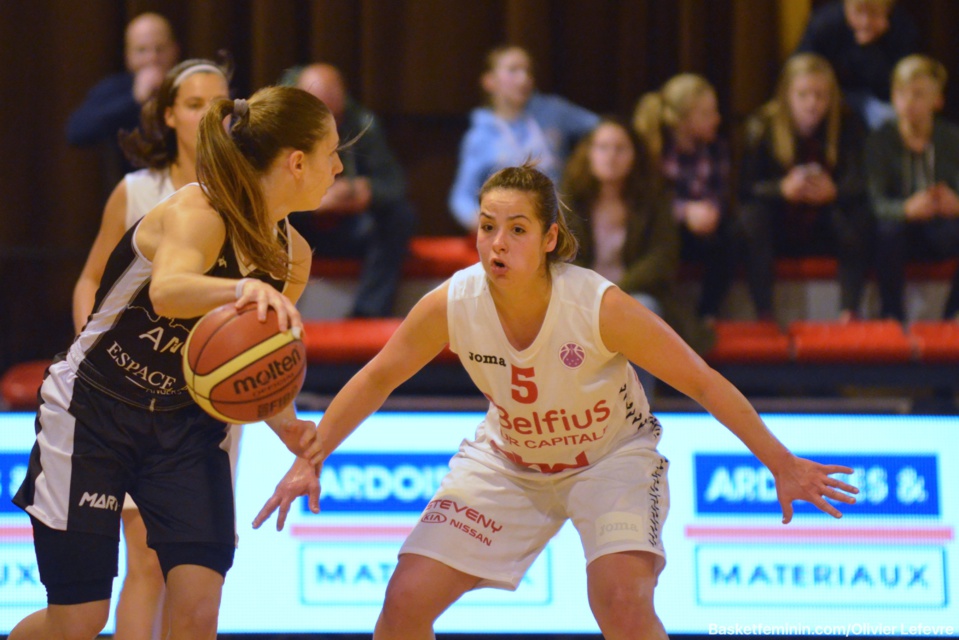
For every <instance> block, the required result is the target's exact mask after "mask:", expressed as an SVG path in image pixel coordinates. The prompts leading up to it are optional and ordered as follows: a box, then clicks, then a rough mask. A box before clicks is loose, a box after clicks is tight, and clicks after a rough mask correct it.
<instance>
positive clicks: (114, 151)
mask: <svg viewBox="0 0 959 640" xmlns="http://www.w3.org/2000/svg"><path fill="white" fill-rule="evenodd" d="M124 42H125V46H124V57H125V60H126V70H125V71H122V72H120V73H114V74H112V75H109V76H107V77H106V78H104V79H103V80H101V81H100V82H98V83H97V84H96V85H95V86H94V87H93V88H92V89H90V91H89V93H87V95H86V97H85V98H84V99H83V103H82V104H81V105H80V106H79V107H77V109H76V110H75V111H74V112H73V113H71V114H70V118H69V120H68V121H67V142H68V143H69V144H71V145H73V146H76V147H88V146H93V145H97V144H102V145H103V154H104V164H105V165H106V166H105V169H106V173H107V174H108V175H105V176H104V178H105V180H106V183H107V185H108V188H109V189H110V190H112V189H113V187H114V186H115V185H116V183H117V182H119V180H120V178H122V177H123V176H124V175H125V174H127V173H129V172H131V171H134V170H135V169H136V167H134V166H133V165H131V164H130V163H129V162H127V160H126V158H125V156H124V155H123V153H122V152H121V151H120V146H119V142H118V141H117V134H118V133H119V132H120V131H121V130H125V131H132V130H133V129H135V128H136V127H137V125H138V124H140V108H141V107H142V106H143V103H145V102H146V101H147V99H148V98H150V96H152V95H153V93H154V92H155V91H156V90H157V89H158V88H159V87H160V83H161V82H163V77H164V76H165V75H166V73H167V71H169V70H170V69H172V68H173V65H175V64H176V62H177V58H178V57H179V55H180V48H179V45H177V42H176V39H175V38H174V36H173V29H172V27H171V26H170V23H169V21H167V19H166V18H164V17H163V16H161V15H159V14H157V13H141V14H140V15H138V16H137V17H136V18H134V19H133V20H131V21H130V23H129V24H128V25H127V28H126V34H125V38H124Z"/></svg>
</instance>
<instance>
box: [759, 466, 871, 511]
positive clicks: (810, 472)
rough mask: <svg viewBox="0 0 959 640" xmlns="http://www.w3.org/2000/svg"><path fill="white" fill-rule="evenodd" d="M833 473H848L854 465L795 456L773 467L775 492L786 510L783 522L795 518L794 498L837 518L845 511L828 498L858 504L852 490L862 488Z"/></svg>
mask: <svg viewBox="0 0 959 640" xmlns="http://www.w3.org/2000/svg"><path fill="white" fill-rule="evenodd" d="M833 473H844V474H847V475H848V474H851V473H852V469H850V468H849V467H846V466H843V465H838V464H819V463H818V462H813V461H812V460H806V459H805V458H797V457H795V456H793V458H792V460H791V461H790V463H789V464H787V465H785V467H784V468H783V469H778V470H773V476H774V477H775V479H776V493H777V494H778V496H779V504H780V506H781V507H782V510H783V524H789V522H790V521H791V520H792V518H793V506H792V503H793V500H805V501H806V502H810V503H812V504H814V505H815V506H816V507H817V508H818V509H819V510H820V511H824V512H825V513H828V514H829V515H831V516H832V517H834V518H841V517H842V513H841V512H840V511H839V509H837V508H836V507H834V506H833V505H832V504H830V503H829V502H827V501H826V498H829V499H830V500H836V501H838V502H844V503H846V504H856V499H855V498H854V497H853V496H852V495H849V494H856V493H859V489H857V488H856V487H854V486H852V485H851V484H847V483H845V482H842V481H841V480H837V479H836V478H833V477H832V476H831V474H833Z"/></svg>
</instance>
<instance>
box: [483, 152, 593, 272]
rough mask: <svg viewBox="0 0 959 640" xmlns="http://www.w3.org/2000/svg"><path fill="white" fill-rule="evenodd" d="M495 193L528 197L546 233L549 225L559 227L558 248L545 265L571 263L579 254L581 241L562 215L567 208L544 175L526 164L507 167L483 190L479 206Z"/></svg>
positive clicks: (488, 179)
mask: <svg viewBox="0 0 959 640" xmlns="http://www.w3.org/2000/svg"><path fill="white" fill-rule="evenodd" d="M494 189H507V190H509V191H519V192H522V193H525V194H528V195H529V196H530V198H531V199H532V200H533V205H534V208H535V209H536V216H537V217H538V218H539V221H540V223H541V224H542V225H543V233H546V232H547V231H548V230H549V227H550V225H552V224H553V223H556V226H557V227H558V229H559V234H558V236H557V239H556V247H555V248H554V249H553V250H552V251H550V252H549V253H548V254H546V264H547V265H551V264H553V263H554V262H571V261H572V260H573V259H574V258H575V257H576V252H577V251H578V250H579V241H578V240H576V236H574V235H573V232H572V231H570V229H569V225H567V224H566V215H565V214H564V212H563V209H564V208H565V205H564V204H562V203H561V202H560V200H559V197H558V196H557V195H556V187H555V186H553V181H552V180H550V179H549V178H548V177H547V176H546V174H545V173H543V172H542V171H540V170H539V169H537V168H536V167H535V165H534V164H533V163H532V162H529V161H527V162H526V163H524V164H523V165H522V166H520V167H506V168H505V169H500V170H499V171H497V172H496V173H494V174H493V175H491V176H490V177H489V178H487V180H486V182H484V183H483V187H482V188H481V189H480V192H479V197H480V202H482V200H483V196H485V195H486V194H487V193H489V192H490V191H493V190H494ZM547 273H548V271H547Z"/></svg>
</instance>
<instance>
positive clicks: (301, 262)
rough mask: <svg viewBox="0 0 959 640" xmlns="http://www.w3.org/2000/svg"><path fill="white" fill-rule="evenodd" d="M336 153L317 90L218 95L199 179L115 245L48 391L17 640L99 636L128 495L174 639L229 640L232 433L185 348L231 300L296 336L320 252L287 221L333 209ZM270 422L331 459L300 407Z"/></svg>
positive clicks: (31, 489)
mask: <svg viewBox="0 0 959 640" xmlns="http://www.w3.org/2000/svg"><path fill="white" fill-rule="evenodd" d="M227 118H229V119H230V120H229V123H230V124H229V128H228V129H227V128H226V127H224V125H223V122H224V121H226V120H227ZM278 123H282V126H278ZM338 145H339V138H338V136H337V133H336V126H335V124H334V122H333V117H332V115H331V114H330V112H329V110H328V109H327V108H326V106H325V105H324V104H323V103H322V102H320V101H319V100H317V99H316V98H315V97H313V96H312V95H310V94H309V93H307V92H305V91H301V90H299V89H294V88H290V87H271V88H267V89H263V90H261V91H258V92H257V93H256V94H254V96H253V97H252V98H251V99H250V100H249V102H247V101H245V100H239V99H238V100H218V101H217V102H215V103H214V104H213V105H212V106H211V107H210V110H209V112H208V113H207V115H206V116H204V118H203V120H202V121H201V123H200V131H199V137H198V142H197V176H198V178H199V183H198V184H191V185H187V186H185V187H184V188H183V189H181V190H179V191H178V192H177V193H175V194H174V195H172V196H171V197H170V198H168V199H167V200H165V201H163V202H162V203H160V204H159V205H158V206H157V207H156V208H154V209H153V210H152V211H151V212H150V213H148V214H147V215H146V216H145V217H144V218H143V219H142V220H141V221H140V222H139V223H137V225H135V226H134V227H132V228H131V229H130V230H129V231H128V232H127V233H126V235H125V236H124V237H123V239H122V240H121V241H120V243H119V244H118V245H117V247H116V248H115V249H114V251H113V253H112V254H111V256H110V258H109V260H108V261H107V266H106V269H105V273H104V277H103V280H102V283H101V286H100V289H99V291H98V292H97V296H96V303H95V307H94V311H93V314H92V315H91V316H90V319H89V321H88V322H87V324H86V326H85V327H84V330H83V331H82V332H81V333H80V335H79V336H77V338H76V340H75V341H74V343H73V345H71V347H70V349H69V351H68V352H67V353H66V354H64V355H63V356H62V357H59V358H57V359H56V361H55V362H54V364H53V365H51V367H50V369H49V371H48V372H47V375H46V377H45V379H44V383H43V385H42V387H41V389H40V396H41V406H40V409H39V411H38V414H37V422H36V424H37V442H36V444H35V445H34V449H33V452H32V454H31V458H30V466H29V471H28V475H27V478H26V479H25V480H24V482H23V485H22V486H21V488H20V491H19V492H18V493H17V495H16V498H15V502H16V503H17V504H18V505H19V506H20V507H22V508H23V509H25V510H26V511H27V512H28V513H29V514H30V516H31V521H32V524H33V529H34V546H35V548H36V553H37V561H38V565H39V570H40V579H41V581H42V582H43V583H44V586H45V587H46V589H47V601H48V606H47V608H45V609H43V610H41V611H38V612H36V613H34V614H32V615H30V616H28V617H27V618H25V619H24V620H22V621H21V622H20V624H18V625H17V626H16V627H15V628H14V629H13V631H12V632H11V634H10V636H9V637H10V638H11V640H25V639H40V638H42V639H44V640H48V639H52V638H67V637H69V638H94V637H96V635H97V634H98V633H99V632H100V630H101V629H102V628H103V626H104V625H105V624H106V621H107V617H108V615H109V610H110V592H111V587H112V583H113V578H114V577H115V576H116V575H117V556H118V547H119V520H120V505H121V502H122V499H123V495H124V492H128V493H130V494H131V495H132V496H133V497H134V499H135V500H136V502H137V504H138V505H139V507H140V512H141V514H142V516H143V520H144V522H145V524H146V528H147V533H148V540H149V544H150V546H151V548H153V549H154V550H155V551H156V552H157V556H158V558H159V560H160V566H161V568H162V570H163V574H164V577H165V579H166V583H167V598H168V601H169V611H170V625H169V628H170V633H171V637H175V638H213V637H215V635H216V623H217V615H218V610H219V602H220V594H221V590H222V586H223V579H224V576H225V575H226V572H227V570H228V569H229V568H230V566H231V565H232V563H233V554H234V548H235V539H236V531H235V518H234V511H233V484H232V480H231V474H230V464H229V460H228V456H227V452H226V451H225V450H224V448H223V447H222V445H223V439H224V437H225V434H226V425H225V424H224V423H221V422H218V421H216V420H215V419H213V418H211V417H210V416H208V415H207V414H206V413H204V412H203V410H202V409H200V407H199V406H197V405H196V404H195V403H193V401H192V400H191V399H190V396H189V394H188V393H187V391H186V388H185V384H184V380H183V374H182V363H181V348H182V346H183V343H184V342H185V341H186V338H187V335H188V334H189V331H190V329H191V328H192V326H193V325H194V324H195V322H196V320H197V318H198V317H199V316H201V315H202V314H204V313H206V312H207V311H209V310H211V309H213V308H215V307H217V306H220V305H222V304H227V303H230V302H233V301H235V303H236V305H237V307H242V306H245V305H246V304H249V303H254V304H255V305H256V306H257V314H258V317H259V318H260V319H261V320H265V318H266V313H267V310H268V308H273V309H274V310H275V311H276V312H277V315H278V317H279V323H280V326H281V328H282V329H286V328H287V327H293V329H294V330H296V329H298V328H299V329H302V321H301V319H300V316H299V314H298V312H297V310H296V308H295V306H294V302H295V301H296V299H297V298H298V297H299V296H300V294H301V293H302V291H303V288H304V286H305V284H306V281H307V278H308V276H309V265H310V250H309V246H308V245H307V243H306V241H304V240H303V238H302V237H301V236H300V235H299V234H298V233H296V231H295V230H293V228H292V227H290V226H289V225H288V224H286V222H285V218H286V216H287V214H288V213H289V212H291V211H301V210H309V209H315V208H317V207H318V206H319V204H320V200H322V198H323V195H324V194H325V193H326V190H327V189H328V188H329V186H330V185H331V184H333V179H334V178H335V176H336V175H337V174H338V173H339V172H340V171H342V168H343V165H342V164H341V162H340V159H339V155H338ZM267 424H268V425H269V426H270V427H271V428H272V429H273V430H274V431H275V432H276V433H277V435H278V436H279V437H280V439H281V440H282V441H283V443H284V444H285V445H286V446H287V448H289V449H290V451H292V452H293V453H294V454H296V455H298V456H302V457H304V458H305V459H306V460H311V461H313V460H315V461H316V462H319V442H318V441H317V440H316V436H315V425H313V423H311V422H308V421H305V420H299V419H297V418H296V414H295V410H294V409H293V406H292V404H291V405H290V406H289V407H287V408H286V409H285V410H284V411H283V412H281V413H280V414H279V415H277V416H276V417H274V418H271V419H270V420H268V421H267Z"/></svg>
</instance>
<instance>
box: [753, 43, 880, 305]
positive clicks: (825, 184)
mask: <svg viewBox="0 0 959 640" xmlns="http://www.w3.org/2000/svg"><path fill="white" fill-rule="evenodd" d="M862 136H863V128H862V125H861V123H860V122H859V119H858V117H857V116H856V115H855V114H854V113H852V112H848V111H844V110H843V108H842V104H841V99H840V94H839V86H838V85H837V83H836V78H835V75H834V74H833V71H832V67H830V66H829V62H827V61H826V60H825V58H823V57H821V56H818V55H815V54H811V53H803V54H799V55H796V56H793V57H792V58H790V59H789V60H788V61H787V62H786V64H785V66H784V67H783V70H782V73H781V74H780V77H779V83H778V86H777V88H776V95H775V97H774V98H773V99H772V100H771V101H769V102H768V103H767V104H765V105H764V106H763V107H762V108H760V109H759V111H758V112H757V113H756V114H754V115H753V116H752V117H751V118H750V119H749V121H748V122H747V123H746V148H745V150H744V153H743V160H742V167H741V170H740V176H739V177H740V185H739V205H740V217H741V221H742V226H743V231H744V234H745V242H746V259H747V261H748V265H749V269H748V280H749V286H750V290H751V293H752V297H753V302H754V304H755V306H756V314H757V316H758V317H760V318H762V319H772V317H773V295H772V294H773V283H774V280H775V268H774V266H775V265H774V263H775V257H776V256H777V255H789V256H809V255H824V254H835V255H836V256H837V257H838V259H839V285H840V296H841V301H840V304H841V307H840V319H841V320H843V321H848V320H850V319H852V318H854V317H855V316H856V315H857V312H858V309H859V302H860V299H861V297H862V290H863V287H864V284H865V277H866V270H867V268H868V262H869V251H870V248H871V241H872V229H871V225H870V216H869V214H868V205H867V203H866V198H865V185H864V178H863V175H862V171H861V170H860V168H859V166H860V164H861V163H860V158H861V154H862Z"/></svg>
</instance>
